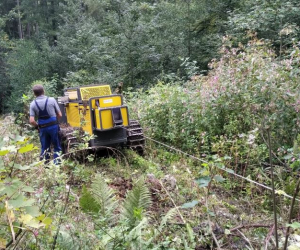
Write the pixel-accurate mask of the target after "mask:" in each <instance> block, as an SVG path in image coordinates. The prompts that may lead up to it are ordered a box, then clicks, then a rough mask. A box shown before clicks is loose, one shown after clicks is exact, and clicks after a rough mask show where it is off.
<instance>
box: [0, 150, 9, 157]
mask: <svg viewBox="0 0 300 250" xmlns="http://www.w3.org/2000/svg"><path fill="white" fill-rule="evenodd" d="M8 153H9V150H7V149H4V150H0V156H4V155H6V154H8Z"/></svg>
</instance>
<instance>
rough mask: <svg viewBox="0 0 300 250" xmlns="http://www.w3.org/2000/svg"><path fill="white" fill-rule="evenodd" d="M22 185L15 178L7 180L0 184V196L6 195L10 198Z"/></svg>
mask: <svg viewBox="0 0 300 250" xmlns="http://www.w3.org/2000/svg"><path fill="white" fill-rule="evenodd" d="M22 185H23V183H22V182H21V181H20V180H19V179H17V178H16V179H11V178H7V179H5V180H4V181H3V182H2V183H0V195H4V194H7V195H8V196H12V195H13V194H14V193H16V192H17V190H18V189H19V188H20V186H22Z"/></svg>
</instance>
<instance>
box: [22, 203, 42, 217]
mask: <svg viewBox="0 0 300 250" xmlns="http://www.w3.org/2000/svg"><path fill="white" fill-rule="evenodd" d="M24 209H25V211H26V213H27V214H30V215H31V216H33V217H37V216H39V215H40V214H41V212H40V210H39V207H37V206H30V207H24Z"/></svg>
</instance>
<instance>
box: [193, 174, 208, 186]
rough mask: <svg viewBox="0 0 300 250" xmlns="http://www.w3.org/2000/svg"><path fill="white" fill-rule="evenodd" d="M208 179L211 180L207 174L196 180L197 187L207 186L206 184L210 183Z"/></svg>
mask: <svg viewBox="0 0 300 250" xmlns="http://www.w3.org/2000/svg"><path fill="white" fill-rule="evenodd" d="M210 181H211V178H210V177H209V176H203V177H201V178H199V179H197V180H196V182H197V183H198V185H199V187H207V186H208V184H209V183H210Z"/></svg>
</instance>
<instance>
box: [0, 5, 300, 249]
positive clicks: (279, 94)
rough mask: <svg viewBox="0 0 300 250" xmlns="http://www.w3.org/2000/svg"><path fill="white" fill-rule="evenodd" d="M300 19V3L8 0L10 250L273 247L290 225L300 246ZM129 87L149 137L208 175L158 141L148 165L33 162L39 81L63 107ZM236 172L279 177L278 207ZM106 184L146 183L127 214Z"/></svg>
mask: <svg viewBox="0 0 300 250" xmlns="http://www.w3.org/2000/svg"><path fill="white" fill-rule="evenodd" d="M299 13H300V3H299V1H296V0H290V1H279V0H275V1H267V0H249V1H248V0H246V1H235V0H221V1H214V0H212V1H207V0H173V1H172V0H170V1H163V0H161V1H159V0H157V1H155V0H152V1H128V0H126V1H125V0H101V1H100V0H65V1H63V0H61V1H59V0H40V1H37V0H26V1H25V0H2V1H1V2H0V88H1V91H0V114H4V115H6V114H14V115H13V116H7V117H6V118H5V119H3V120H1V126H2V127H1V129H0V131H1V133H0V146H1V149H0V156H1V157H2V158H1V159H0V170H1V173H2V179H1V182H0V193H1V195H2V201H5V204H4V202H3V204H2V203H1V205H0V208H1V209H0V212H1V215H3V216H2V219H3V220H2V221H3V223H2V224H3V225H5V226H7V225H8V226H10V228H8V227H5V228H4V229H3V230H0V235H1V238H0V246H1V247H4V246H8V247H14V246H15V242H13V239H14V238H15V236H14V234H15V232H17V231H18V229H19V231H18V232H20V231H21V232H20V234H21V233H22V234H21V235H25V236H24V238H23V236H22V237H20V238H21V239H22V238H23V241H22V240H19V241H18V242H21V243H20V245H22V244H23V246H24V249H29V247H30V248H31V249H37V248H38V245H40V247H42V248H44V249H52V248H53V249H54V248H55V247H56V246H58V247H59V249H76V247H77V248H78V249H93V247H95V246H96V247H98V248H100V249H124V248H123V247H124V246H127V247H128V248H127V249H137V248H136V246H138V247H139V248H140V249H163V248H164V247H169V249H203V248H205V247H206V248H214V247H220V245H221V246H224V248H225V249H226V248H227V249H234V248H235V249H242V248H244V249H258V247H261V246H262V245H264V246H265V249H269V248H270V249H273V248H275V247H276V245H278V242H279V244H280V246H281V247H282V246H283V245H284V243H285V242H284V241H285V239H284V237H285V236H289V233H286V232H285V229H286V228H288V226H287V225H289V226H290V227H292V229H293V237H292V236H291V237H290V239H291V242H290V244H291V245H290V247H295V246H296V247H299V246H300V240H299V236H298V231H297V230H299V229H300V224H299V223H298V222H297V221H299V220H300V219H299V218H300V213H299V209H298V208H295V207H294V209H293V206H291V207H292V209H290V205H291V204H290V201H291V199H290V198H291V196H293V195H297V193H298V191H299V190H298V188H299V184H300V182H299V178H297V171H298V170H299V168H300V147H299V145H300V137H299V133H300V131H299V125H300V116H299V110H300V93H299V87H300V86H299V84H300V83H299V74H300V69H299V62H300V50H299V39H300V30H299V27H300V14H299ZM120 82H123V83H124V97H125V99H126V101H127V102H128V105H129V106H130V110H131V115H132V116H133V117H135V118H138V119H139V120H140V121H141V123H142V125H143V127H144V132H145V135H146V136H147V138H148V139H149V138H150V139H151V138H155V140H158V141H160V142H164V143H167V144H168V145H172V146H173V147H177V148H180V149H181V150H184V151H185V152H188V153H190V154H192V155H194V157H198V158H199V159H200V158H201V160H202V164H199V162H197V161H194V160H195V159H194V160H190V159H187V158H185V157H183V156H182V155H181V156H178V155H176V154H173V153H170V152H169V151H168V150H163V149H162V148H160V147H155V146H153V144H151V141H150V139H149V140H147V144H146V145H147V147H148V148H147V153H146V155H145V156H144V157H140V156H138V155H136V154H134V153H132V152H127V153H126V154H125V155H126V157H127V158H126V160H124V159H121V160H120V159H119V158H106V159H99V160H97V161H96V160H95V159H93V157H87V159H86V160H87V162H86V163H85V164H81V163H79V162H78V161H75V160H74V161H69V160H66V161H64V162H63V164H62V167H61V169H57V168H56V167H55V166H50V170H49V171H45V170H44V168H43V167H42V166H41V163H37V162H35V160H34V159H35V157H37V154H38V153H37V152H36V148H35V147H34V145H36V144H37V141H36V138H37V136H36V134H34V132H33V131H31V130H30V129H29V127H28V126H27V125H26V123H27V121H28V119H27V115H28V110H27V108H28V103H29V101H30V100H31V99H32V98H33V96H32V93H31V88H32V86H33V85H34V84H36V83H41V84H43V85H44V86H45V88H46V92H47V95H50V96H54V97H57V96H60V95H61V93H62V89H64V88H66V87H70V86H79V85H88V84H94V83H108V84H111V85H112V86H113V87H116V86H117V84H118V83H120ZM15 118H16V119H15ZM16 133H17V134H18V135H16ZM20 134H21V136H20ZM28 138H29V139H28ZM152 142H153V141H152ZM24 145H25V146H24ZM81 146H84V145H81ZM78 150H80V148H79V149H78ZM33 152H35V153H33ZM272 157H273V162H272V161H271V160H270V158H272ZM121 158H122V157H121ZM94 160H95V161H94ZM89 164H91V165H92V166H91V165H89ZM93 164H94V165H93ZM199 165H200V166H199ZM272 165H274V167H275V169H274V173H273V174H274V175H273V176H272V174H271V173H272ZM99 169H100V170H101V171H100V170H99ZM224 171H225V172H224ZM96 173H98V174H99V173H101V175H104V177H103V176H102V177H99V176H98V175H96ZM232 173H235V174H238V175H240V176H243V177H244V178H246V177H247V178H248V180H254V181H257V182H260V183H264V184H265V185H268V186H271V184H272V180H273V181H275V187H276V190H277V191H278V192H277V193H278V194H280V195H281V196H280V197H277V199H278V200H277V205H275V209H274V208H273V207H272V204H273V203H274V202H273V201H272V197H271V196H270V195H269V193H268V192H269V191H266V190H263V189H262V188H261V187H259V186H258V187H257V186H254V185H253V184H252V183H249V182H246V181H245V179H244V180H243V181H241V180H239V179H236V178H235V177H232V175H231V174H232ZM36 175H38V177H39V178H32V176H36ZM95 176H97V178H96V177H95ZM115 176H117V177H118V178H117V179H113V177H115ZM141 176H143V177H144V178H146V179H147V178H148V179H147V180H148V181H147V183H148V188H149V185H150V190H151V191H152V202H154V205H155V206H154V207H153V206H152V207H151V209H150V210H151V211H150V216H148V215H149V214H144V211H146V207H144V206H143V204H144V203H143V202H144V201H146V202H145V205H147V204H148V205H149V204H150V201H149V197H150V194H149V193H147V191H145V190H146V188H145V186H143V185H141V184H140V181H137V179H138V177H141ZM149 176H150V177H151V178H150V177H149ZM274 176H275V177H274ZM102 178H104V179H102ZM149 178H150V179H149ZM174 179H175V184H174ZM91 180H92V184H91ZM99 180H100V181H99ZM105 182H107V183H108V184H109V185H110V187H113V188H114V189H118V187H119V189H122V188H120V187H128V189H132V185H133V184H136V186H137V187H136V189H135V188H133V191H132V193H131V194H130V193H128V195H127V196H126V197H128V201H125V202H124V203H125V204H124V207H125V208H124V210H123V212H120V211H117V212H115V209H116V207H115V200H113V199H112V191H111V190H110V189H109V187H108V186H105V185H104V186H103V185H102V186H101V183H102V184H103V183H105ZM118 183H119V186H118V185H117V184H118ZM163 183H165V184H163ZM164 185H166V187H165V186H164ZM168 185H169V186H168ZM31 186H32V187H33V188H31ZM70 186H72V189H71V188H70ZM85 186H87V187H88V191H87V189H86V188H85ZM167 186H168V187H167ZM168 188H169V189H168ZM95 190H97V191H98V193H103V194H106V195H108V196H105V195H104V196H103V197H104V198H105V199H106V200H105V202H107V201H109V202H108V203H106V204H105V205H106V206H104V207H102V208H103V209H100V210H101V211H100V210H99V204H98V205H97V204H96V205H95V204H94V207H92V209H94V211H90V210H91V208H87V207H86V206H85V204H86V203H88V204H90V203H91V200H93V202H95V200H96V201H98V202H99V203H101V200H99V199H100V198H99V197H96V198H95V196H94V198H93V199H92V198H91V196H92V195H93V194H95V193H96V191H95ZM125 191H126V190H125ZM125 191H124V190H123V189H122V190H118V195H119V197H118V198H120V197H121V199H120V200H121V202H122V201H123V198H124V196H125V194H124V192H125ZM89 192H90V193H89ZM16 193H18V194H19V196H15V194H16ZM139 195H140V196H139ZM136 196H139V197H140V200H139V199H133V198H136ZM288 196H289V198H288ZM132 197H133V198H132ZM70 199H71V200H72V202H68V201H69V200H70ZM79 199H81V202H79ZM97 199H98V200H97ZM130 199H131V200H130ZM137 200H138V201H139V202H140V203H139V204H134V205H136V206H133V205H132V204H133V203H134V202H136V201H137ZM57 201H62V202H57ZM148 201H149V202H148ZM96 203H97V202H96ZM175 203H176V204H177V205H178V206H176V204H175ZM33 204H35V205H33ZM141 204H142V205H141ZM67 205H68V212H65V211H66V207H67ZM174 206H175V208H174ZM172 207H173V208H172ZM106 209H107V210H106ZM126 209H127V210H126ZM179 209H180V210H179ZM188 209H190V210H188ZM79 210H80V212H79ZM102 210H103V211H102ZM187 210H188V211H189V212H186V211H187ZM272 210H275V211H277V212H278V218H279V219H278V220H279V224H280V226H279V228H277V229H274V227H273V225H274V219H273V217H272ZM60 211H63V213H61V212H60ZM99 211H100V212H103V214H101V216H100V215H99V213H100V212H99ZM124 211H125V212H124ZM126 211H127V212H128V211H129V212H131V213H127V212H126ZM190 211H191V212H190ZM83 212H86V214H85V213H83ZM119 212H120V214H121V215H122V216H121V219H120V221H117V222H116V218H115V217H114V216H115V214H119ZM169 212H170V213H169ZM62 214H63V215H62ZM95 214H96V215H95ZM108 215H111V216H112V217H114V223H112V222H111V219H112V218H111V217H110V216H108ZM124 218H125V219H126V220H125V219H124ZM128 218H129V220H128ZM161 218H163V219H162V223H161V224H160V225H158V224H157V223H158V221H159V220H161ZM170 218H173V219H174V218H175V222H174V220H173V222H172V224H171V226H170V224H168V223H170V221H169V219H170ZM148 220H149V221H148ZM13 222H14V223H15V222H18V223H19V224H13ZM76 222H80V225H79V226H78V225H77V224H78V223H77V224H76ZM292 222H293V224H291V223H292ZM127 223H128V224H127ZM241 223H242V224H241ZM22 225H23V226H22ZM50 225H51V226H50ZM183 225H184V226H185V227H183ZM20 227H22V228H21V229H20ZM157 228H158V229H159V230H161V231H157ZM250 228H251V230H250ZM86 229H88V230H86ZM242 229H247V230H244V231H243V232H244V233H241V232H240V233H237V232H239V230H242ZM248 229H249V230H248ZM252 229H253V230H252ZM22 230H23V231H22ZM274 231H276V232H278V234H279V236H280V238H279V239H276V238H275V237H274ZM25 232H28V233H27V234H25ZM17 234H18V233H17ZM37 236H38V237H37ZM24 239H27V241H26V240H24ZM293 242H294V243H295V244H294V246H293V245H292V244H293ZM297 244H298V245H297ZM101 246H104V247H103V248H101ZM118 247H119V248H118ZM155 247H156V248H155ZM268 247H269V248H268ZM291 249H297V248H291Z"/></svg>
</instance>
